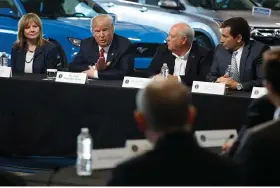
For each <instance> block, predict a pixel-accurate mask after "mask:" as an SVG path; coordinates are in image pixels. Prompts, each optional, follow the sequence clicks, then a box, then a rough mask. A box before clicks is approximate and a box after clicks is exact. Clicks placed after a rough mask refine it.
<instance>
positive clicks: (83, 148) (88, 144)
mask: <svg viewBox="0 0 280 188" xmlns="http://www.w3.org/2000/svg"><path fill="white" fill-rule="evenodd" d="M91 152H92V138H91V136H90V134H89V131H88V128H82V130H81V133H80V134H79V136H78V138H77V164H76V171H77V175H78V176H91V174H92V156H91Z"/></svg>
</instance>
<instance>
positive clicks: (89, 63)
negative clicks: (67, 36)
mask: <svg viewBox="0 0 280 188" xmlns="http://www.w3.org/2000/svg"><path fill="white" fill-rule="evenodd" d="M91 29H92V32H93V35H94V37H90V38H87V39H84V40H83V41H82V42H81V46H80V51H79V53H78V54H77V56H76V57H75V59H74V61H73V63H72V64H71V65H70V71H73V72H81V71H84V72H86V73H87V75H88V77H90V78H98V79H108V80H114V79H115V80H117V79H123V77H124V76H125V75H126V74H128V73H129V72H130V71H133V69H134V57H133V48H132V44H131V42H130V41H129V40H128V39H126V38H124V37H122V36H119V35H117V34H114V25H113V19H112V17H111V16H109V15H106V14H104V15H98V16H96V17H94V18H93V19H92V21H91Z"/></svg>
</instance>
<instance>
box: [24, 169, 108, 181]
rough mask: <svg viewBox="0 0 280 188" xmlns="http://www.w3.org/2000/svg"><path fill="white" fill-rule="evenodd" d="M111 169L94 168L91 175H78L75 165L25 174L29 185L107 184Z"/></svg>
mask: <svg viewBox="0 0 280 188" xmlns="http://www.w3.org/2000/svg"><path fill="white" fill-rule="evenodd" d="M110 176H111V170H109V169H108V170H94V171H93V173H92V175H91V176H85V177H83V176H77V174H76V168H75V167H68V168H63V169H60V170H58V171H45V172H41V173H38V174H36V175H30V176H23V177H22V178H24V180H25V182H26V184H27V185H28V186H45V185H51V186H88V185H91V186H105V185H106V184H107V181H108V180H109V178H110Z"/></svg>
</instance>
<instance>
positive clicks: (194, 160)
mask: <svg viewBox="0 0 280 188" xmlns="http://www.w3.org/2000/svg"><path fill="white" fill-rule="evenodd" d="M239 172H240V171H239V167H238V166H237V165H236V164H235V163H234V162H233V161H230V160H228V159H227V158H222V157H220V156H218V155H216V154H214V153H210V152H208V151H206V150H204V149H203V148H200V147H199V146H198V145H197V143H196V141H195V140H194V137H193V134H192V133H186V132H177V133H171V134H170V133H169V134H167V135H165V136H164V137H162V138H160V139H159V140H158V142H157V143H156V145H155V147H154V149H153V150H152V151H149V152H147V153H145V154H143V155H142V156H139V157H136V158H134V159H131V160H129V161H126V162H124V163H123V164H120V165H119V166H117V167H116V168H115V169H114V170H113V172H112V178H111V179H110V181H109V183H108V185H110V186H179V185H181V186H183V185H184V186H186V185H205V186H206V185H208V186H210V185H239V184H242V183H241V182H242V177H241V174H240V173H239Z"/></svg>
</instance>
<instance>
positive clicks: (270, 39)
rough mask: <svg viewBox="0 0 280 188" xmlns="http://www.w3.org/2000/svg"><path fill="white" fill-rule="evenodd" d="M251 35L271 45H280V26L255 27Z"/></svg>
mask: <svg viewBox="0 0 280 188" xmlns="http://www.w3.org/2000/svg"><path fill="white" fill-rule="evenodd" d="M251 37H252V38H253V39H255V40H257V41H259V42H262V43H264V44H267V45H270V46H280V28H254V29H253V30H252V31H251Z"/></svg>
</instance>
